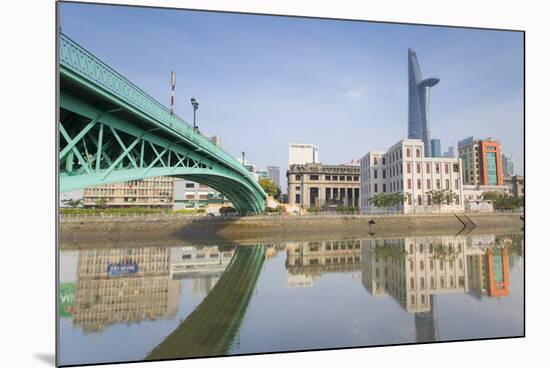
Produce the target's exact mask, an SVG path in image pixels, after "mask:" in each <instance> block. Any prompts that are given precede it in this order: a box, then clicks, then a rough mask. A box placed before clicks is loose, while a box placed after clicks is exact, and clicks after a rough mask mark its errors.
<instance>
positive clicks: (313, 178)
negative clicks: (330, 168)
mask: <svg viewBox="0 0 550 368" xmlns="http://www.w3.org/2000/svg"><path fill="white" fill-rule="evenodd" d="M309 180H319V175H310V176H309Z"/></svg>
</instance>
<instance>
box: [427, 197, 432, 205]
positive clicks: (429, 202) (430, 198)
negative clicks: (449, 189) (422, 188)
mask: <svg viewBox="0 0 550 368" xmlns="http://www.w3.org/2000/svg"><path fill="white" fill-rule="evenodd" d="M427 199H428V206H431V205H432V196H431V195H429V194H428V197H427Z"/></svg>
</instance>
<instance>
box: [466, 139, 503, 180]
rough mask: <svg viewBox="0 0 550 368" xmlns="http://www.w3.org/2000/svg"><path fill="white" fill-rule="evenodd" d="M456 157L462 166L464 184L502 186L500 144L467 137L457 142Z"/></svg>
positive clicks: (490, 140) (494, 141) (491, 140)
mask: <svg viewBox="0 0 550 368" xmlns="http://www.w3.org/2000/svg"><path fill="white" fill-rule="evenodd" d="M458 156H459V157H460V159H461V160H462V162H463V166H464V176H463V180H464V184H468V185H480V186H487V185H491V186H502V185H503V175H502V156H501V154H500V142H498V141H497V140H494V139H492V138H486V139H477V140H474V138H473V137H468V138H466V139H463V140H461V141H460V142H458Z"/></svg>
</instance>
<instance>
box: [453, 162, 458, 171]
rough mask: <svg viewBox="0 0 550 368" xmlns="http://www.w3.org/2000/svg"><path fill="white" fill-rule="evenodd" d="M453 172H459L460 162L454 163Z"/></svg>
mask: <svg viewBox="0 0 550 368" xmlns="http://www.w3.org/2000/svg"><path fill="white" fill-rule="evenodd" d="M453 172H455V173H457V172H458V164H453Z"/></svg>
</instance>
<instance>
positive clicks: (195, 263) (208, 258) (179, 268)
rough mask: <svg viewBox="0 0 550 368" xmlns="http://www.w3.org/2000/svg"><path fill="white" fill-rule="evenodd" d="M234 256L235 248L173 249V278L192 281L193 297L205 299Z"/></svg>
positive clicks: (171, 266)
mask: <svg viewBox="0 0 550 368" xmlns="http://www.w3.org/2000/svg"><path fill="white" fill-rule="evenodd" d="M234 255H235V249H234V248H224V247H218V246H204V247H175V248H172V249H171V251H170V259H171V262H170V275H171V278H172V279H183V278H189V279H191V292H192V295H193V296H194V297H199V298H201V297H205V296H206V295H207V294H208V293H209V292H210V290H212V288H213V287H214V285H216V282H218V280H219V278H220V276H221V275H222V274H223V272H224V271H225V269H226V268H227V266H228V265H229V262H230V261H231V259H232V258H233V256H234Z"/></svg>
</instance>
